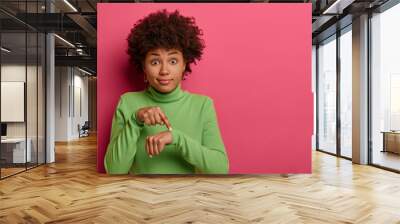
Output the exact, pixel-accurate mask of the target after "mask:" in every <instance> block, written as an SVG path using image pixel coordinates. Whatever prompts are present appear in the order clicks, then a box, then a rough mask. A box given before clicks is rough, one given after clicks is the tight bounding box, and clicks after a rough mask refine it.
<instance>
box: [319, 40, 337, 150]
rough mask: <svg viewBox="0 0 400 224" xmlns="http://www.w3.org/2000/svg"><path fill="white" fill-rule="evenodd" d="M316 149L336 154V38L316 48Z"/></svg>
mask: <svg viewBox="0 0 400 224" xmlns="http://www.w3.org/2000/svg"><path fill="white" fill-rule="evenodd" d="M317 53H318V62H317V63H318V139H317V141H318V149H320V150H323V151H326V152H330V153H336V36H332V37H331V38H329V39H327V40H326V41H325V42H323V43H322V44H320V45H319V47H318V52H317Z"/></svg>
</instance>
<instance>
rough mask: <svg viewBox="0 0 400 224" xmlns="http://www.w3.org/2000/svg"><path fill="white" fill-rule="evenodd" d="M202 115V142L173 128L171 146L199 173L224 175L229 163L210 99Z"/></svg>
mask: <svg viewBox="0 0 400 224" xmlns="http://www.w3.org/2000/svg"><path fill="white" fill-rule="evenodd" d="M202 113H203V114H202V116H204V126H203V132H202V142H199V141H197V140H195V139H193V138H191V137H190V136H187V135H186V134H184V133H183V132H181V131H179V130H176V129H175V128H174V129H173V130H172V137H173V144H176V146H177V148H178V149H179V150H180V152H181V154H182V157H183V158H184V159H185V160H186V161H187V162H189V163H190V164H192V165H193V166H195V168H196V169H197V170H199V171H200V172H201V173H205V174H226V173H228V171H229V162H228V158H227V155H226V152H225V146H224V143H223V141H222V138H221V134H220V130H219V127H218V121H217V116H216V112H215V109H214V104H213V101H212V100H211V99H207V101H206V103H205V105H204V109H203V111H202Z"/></svg>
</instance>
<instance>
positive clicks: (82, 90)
mask: <svg viewBox="0 0 400 224" xmlns="http://www.w3.org/2000/svg"><path fill="white" fill-rule="evenodd" d="M83 75H84V74H83V73H82V72H80V71H79V70H77V69H76V68H72V67H56V93H55V107H56V108H55V111H56V113H55V120H56V121H55V123H56V133H55V140H56V141H69V140H73V139H77V138H79V133H78V124H80V125H81V126H82V125H83V124H84V122H85V121H87V120H88V78H87V76H83ZM80 107H81V108H80Z"/></svg>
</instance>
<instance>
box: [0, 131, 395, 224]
mask: <svg viewBox="0 0 400 224" xmlns="http://www.w3.org/2000/svg"><path fill="white" fill-rule="evenodd" d="M56 158H57V161H56V163H55V164H50V165H46V166H41V167H39V168H36V169H33V170H29V171H28V172H26V173H22V174H19V175H16V176H13V177H10V178H8V179H5V180H3V181H0V223H44V222H47V223H373V224H376V223H385V224H386V223H400V175H399V174H395V173H391V172H387V171H384V170H380V169H377V168H374V167H369V166H360V165H353V164H351V162H350V161H347V160H343V159H338V158H335V157H333V156H330V155H326V154H323V153H320V152H314V154H313V174H310V175H235V176H227V177H221V176H217V177H206V176H140V177H137V176H136V177H134V176H113V177H109V176H107V175H103V174H98V173H97V172H96V168H95V161H96V139H95V137H89V138H84V139H82V140H80V141H75V142H70V143H68V144H65V143H64V144H57V147H56Z"/></svg>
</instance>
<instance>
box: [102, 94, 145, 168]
mask: <svg viewBox="0 0 400 224" xmlns="http://www.w3.org/2000/svg"><path fill="white" fill-rule="evenodd" d="M123 106H124V105H123V98H122V97H121V99H120V101H119V103H118V106H117V108H116V111H115V114H114V117H113V120H112V127H111V137H110V142H109V144H108V147H107V152H106V155H105V158H104V166H105V169H106V171H107V173H108V174H127V173H128V172H129V169H130V168H131V166H132V163H133V160H134V158H135V154H136V150H137V149H136V147H137V144H136V143H137V140H138V138H139V136H140V130H141V125H140V124H139V123H138V122H136V118H135V113H133V114H132V115H130V117H124V113H123Z"/></svg>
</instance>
